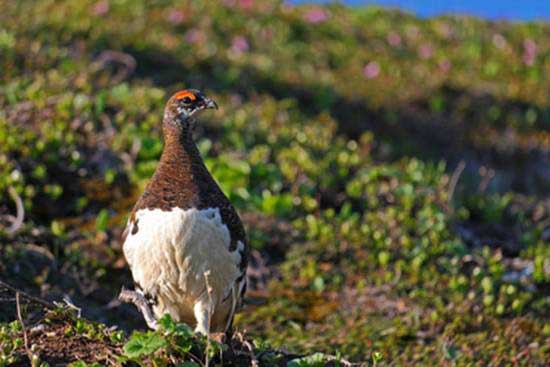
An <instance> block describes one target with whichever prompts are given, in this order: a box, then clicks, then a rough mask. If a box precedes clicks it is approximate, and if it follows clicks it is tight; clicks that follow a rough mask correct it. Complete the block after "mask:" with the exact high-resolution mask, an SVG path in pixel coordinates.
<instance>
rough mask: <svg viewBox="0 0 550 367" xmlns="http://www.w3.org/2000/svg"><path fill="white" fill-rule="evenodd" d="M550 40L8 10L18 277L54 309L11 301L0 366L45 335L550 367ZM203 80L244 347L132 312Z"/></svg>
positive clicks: (294, 14)
mask: <svg viewBox="0 0 550 367" xmlns="http://www.w3.org/2000/svg"><path fill="white" fill-rule="evenodd" d="M549 47H550V25H549V24H548V23H543V22H530V23H524V22H515V23H508V22H501V21H496V22H490V21H484V20H480V19H477V18H472V17H464V16H460V17H438V18H430V19H418V18H416V17H414V16H411V15H409V14H404V13H400V12H398V11H390V10H383V9H380V8H376V7H368V8H360V7H357V8H346V7H343V6H340V5H326V6H313V5H304V6H299V7H294V6H290V5H287V4H285V3H281V2H279V1H271V0H258V1H244V0H228V1H224V2H219V1H204V2H187V1H182V2H177V1H170V0H169V1H154V2H146V1H141V0H133V1H127V0H117V1H108V0H100V1H81V2H72V1H55V2H53V1H47V0H43V1H18V2H2V3H0V70H2V73H0V105H1V107H2V108H1V109H0V192H2V195H1V196H0V224H1V226H0V243H2V246H0V259H1V260H2V261H1V262H0V280H1V281H3V282H5V283H7V284H8V285H9V286H11V287H14V288H15V289H16V290H18V291H21V292H25V293H28V294H29V295H32V296H34V297H38V298H39V299H40V300H42V301H45V302H47V303H48V307H46V305H45V304H41V305H39V304H35V303H33V302H31V301H30V300H29V299H27V298H25V297H26V296H24V295H23V293H20V296H19V298H20V301H21V302H20V306H22V307H20V308H21V320H22V321H23V325H25V327H24V328H23V326H22V325H21V322H20V320H19V317H18V315H17V312H16V303H17V302H16V294H15V293H17V292H16V291H15V290H7V288H5V287H4V288H2V289H0V292H2V293H0V302H1V303H0V304H1V307H0V323H1V325H0V365H6V364H10V363H16V364H17V363H19V364H20V365H26V364H28V360H29V355H28V354H29V353H27V349H26V348H25V346H24V344H25V343H24V341H23V340H22V339H24V334H25V332H24V329H25V330H26V334H27V337H28V341H27V342H28V343H27V344H28V349H29V351H30V354H31V355H30V358H31V359H32V358H37V359H38V360H40V361H48V362H49V363H50V364H55V363H68V362H73V361H77V360H81V361H84V362H86V363H88V364H91V363H94V362H98V363H101V364H109V363H122V361H123V360H125V361H126V363H127V364H131V363H137V364H140V363H141V364H142V365H148V364H152V363H157V364H160V365H162V363H170V362H168V361H178V362H182V363H183V361H187V362H192V361H195V362H196V363H199V362H198V361H197V360H200V363H204V362H205V361H204V359H205V358H206V356H209V358H210V357H211V359H210V360H211V363H219V360H216V358H219V353H222V355H224V356H225V361H226V362H227V361H228V358H231V357H229V356H228V354H227V353H230V351H231V350H236V351H238V352H242V353H244V354H242V355H241V354H239V355H238V356H237V357H236V358H237V361H240V362H239V363H241V362H242V363H243V364H247V363H252V359H253V358H256V359H257V363H259V364H260V365H272V364H276V363H282V364H284V363H286V362H289V361H291V360H294V363H298V365H302V366H309V365H323V364H327V363H334V364H335V363H338V360H339V359H340V360H341V363H344V362H345V360H347V361H351V362H354V363H362V364H365V365H373V364H376V365H431V364H438V365H494V366H501V365H524V366H537V365H540V366H542V365H545V364H546V363H547V361H548V360H550V348H549V345H550V327H549V325H550V323H549V318H548V315H550V309H549V306H550V297H549V296H550V295H549V289H550V288H549V284H550V283H549V282H550V246H549V243H550V176H549V172H550V170H548V167H549V165H550V108H549V101H550V80H549V79H548V78H549V76H550V70H549V68H550V62H549V60H550V48H549ZM184 87H192V88H198V89H200V90H202V91H203V92H204V93H205V94H207V95H208V96H211V97H213V98H214V99H215V100H216V101H217V103H218V105H219V106H220V109H219V110H217V111H213V112H209V113H207V114H204V115H203V117H201V120H200V122H199V124H198V126H197V131H196V140H197V142H198V145H199V148H200V150H201V152H202V154H203V156H204V157H205V161H206V164H207V166H208V167H209V169H210V170H211V172H212V173H213V175H214V177H215V178H216V179H217V180H218V182H219V183H220V185H221V187H222V189H223V190H224V191H225V192H226V194H227V195H228V196H229V198H230V199H231V201H232V202H233V203H234V204H235V206H236V207H237V209H238V210H239V212H240V213H241V216H242V218H243V221H244V223H245V226H246V228H247V231H248V234H249V237H250V242H251V244H252V246H253V251H252V254H251V266H250V269H249V279H250V284H251V287H250V288H251V289H250V291H249V292H248V296H247V300H246V305H245V307H244V309H243V312H242V313H241V314H240V315H239V316H238V317H237V320H236V324H235V328H236V331H237V332H238V334H237V335H241V336H243V335H244V336H243V337H242V339H239V338H236V339H235V340H234V341H233V342H231V343H233V348H229V347H222V346H221V345H219V344H216V343H215V342H212V343H211V344H209V342H208V341H206V340H204V339H201V338H199V337H196V336H193V335H190V334H188V330H187V329H186V328H185V327H184V326H182V325H175V324H173V323H172V322H171V320H165V329H164V331H163V332H159V333H148V332H145V330H146V328H145V325H144V323H143V321H142V318H141V316H140V315H139V313H137V311H136V310H135V309H134V308H133V307H132V306H130V305H125V304H121V303H120V302H119V301H118V300H117V295H118V292H119V291H120V289H121V287H122V286H123V285H125V286H127V287H130V286H131V284H132V283H131V277H130V273H129V270H128V268H127V265H126V263H125V261H124V258H123V256H122V251H121V240H120V236H121V233H122V230H123V228H124V225H125V222H126V219H127V215H128V213H129V211H130V210H131V207H132V205H133V203H134V202H135V201H136V200H137V198H138V197H139V194H140V193H141V191H142V190H143V188H144V185H145V184H146V183H147V180H148V178H149V177H150V176H151V174H152V173H153V171H154V168H155V165H156V163H157V161H158V158H159V155H160V153H161V151H162V141H161V139H160V119H161V116H162V109H163V106H164V103H165V101H166V100H167V98H168V97H169V96H170V94H171V93H172V92H174V91H176V90H178V89H181V88H184ZM63 298H66V299H67V302H64V301H63ZM42 301H38V302H42ZM53 302H57V303H58V305H57V306H53V307H52V308H51V309H50V310H48V308H49V307H50V303H53ZM67 304H70V305H74V307H76V308H78V309H80V312H81V317H80V318H79V317H78V315H77V314H76V313H77V311H76V310H74V309H73V308H74V307H73V308H71V306H67ZM40 325H42V326H40ZM36 327H38V329H36ZM43 328H45V329H43ZM132 332H134V334H132ZM33 345H35V346H34V347H33ZM136 345H138V346H141V347H136ZM247 345H248V346H247ZM249 346H250V347H249ZM186 348H188V350H187V349H186ZM216 348H218V349H216ZM186 350H187V351H186ZM220 350H223V352H220ZM91 351H94V353H95V351H103V352H102V353H98V354H99V355H101V356H103V357H102V359H101V360H96V359H94V358H96V357H92V353H91ZM209 353H210V354H209ZM224 353H225V354H224ZM316 353H317V354H316ZM96 354H97V353H96ZM96 354H94V355H96ZM237 354H238V353H237ZM33 355H36V357H33ZM191 355H192V356H191ZM258 356H260V357H258ZM305 356H309V358H305V359H300V358H302V357H305ZM193 358H195V359H193ZM238 358H244V359H241V360H239V359H238ZM35 363H38V362H35ZM235 363H237V362H235Z"/></svg>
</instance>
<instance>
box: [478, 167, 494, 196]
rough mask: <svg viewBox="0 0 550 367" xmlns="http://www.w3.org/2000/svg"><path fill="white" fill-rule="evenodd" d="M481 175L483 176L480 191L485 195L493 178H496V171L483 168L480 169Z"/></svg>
mask: <svg viewBox="0 0 550 367" xmlns="http://www.w3.org/2000/svg"><path fill="white" fill-rule="evenodd" d="M479 175H480V176H481V182H480V183H479V187H478V191H479V192H480V193H484V192H485V190H487V187H488V186H489V183H490V182H491V180H492V179H493V177H495V170H493V169H492V168H489V169H487V168H485V167H484V166H482V167H481V168H480V169H479Z"/></svg>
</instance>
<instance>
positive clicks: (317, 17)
mask: <svg viewBox="0 0 550 367" xmlns="http://www.w3.org/2000/svg"><path fill="white" fill-rule="evenodd" d="M327 18H328V16H327V13H326V12H325V11H324V10H323V9H321V8H312V9H309V10H308V11H307V12H306V14H305V15H304V19H305V20H306V21H307V22H308V23H322V22H324V21H325V20H327Z"/></svg>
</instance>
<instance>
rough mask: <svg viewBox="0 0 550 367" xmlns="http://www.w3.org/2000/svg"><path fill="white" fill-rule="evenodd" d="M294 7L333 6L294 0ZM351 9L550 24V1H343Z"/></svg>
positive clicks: (319, 0)
mask: <svg viewBox="0 0 550 367" xmlns="http://www.w3.org/2000/svg"><path fill="white" fill-rule="evenodd" d="M290 2H291V3H295V4H296V3H310V2H329V1H323V0H318V1H304V0H291V1H290ZM340 2H342V3H345V4H349V5H366V4H378V5H385V6H392V7H399V8H403V9H406V10H408V11H410V12H412V13H415V14H417V15H419V16H428V17H429V16H433V15H439V14H448V13H460V14H472V15H477V16H480V17H484V18H490V19H510V20H532V19H544V20H546V21H548V20H550V0H341V1H340Z"/></svg>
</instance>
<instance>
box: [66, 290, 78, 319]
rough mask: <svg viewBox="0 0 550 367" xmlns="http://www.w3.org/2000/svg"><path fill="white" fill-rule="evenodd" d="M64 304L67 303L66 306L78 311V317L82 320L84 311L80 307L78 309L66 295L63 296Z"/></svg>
mask: <svg viewBox="0 0 550 367" xmlns="http://www.w3.org/2000/svg"><path fill="white" fill-rule="evenodd" d="M63 302H65V305H66V306H67V307H69V308H71V309H73V310H75V311H76V316H77V317H78V318H80V316H81V315H82V309H81V308H80V307H77V306H76V305H75V304H74V303H73V301H72V300H71V299H70V298H69V296H68V295H64V296H63Z"/></svg>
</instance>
